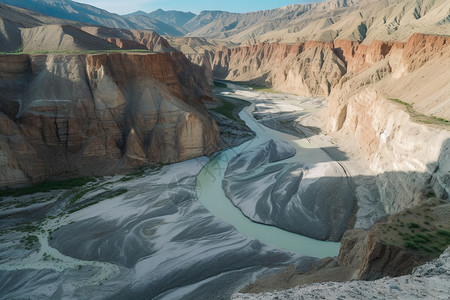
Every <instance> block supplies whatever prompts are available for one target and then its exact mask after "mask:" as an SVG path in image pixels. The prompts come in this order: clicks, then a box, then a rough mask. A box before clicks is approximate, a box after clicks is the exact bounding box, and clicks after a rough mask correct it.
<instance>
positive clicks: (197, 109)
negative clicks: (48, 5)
mask: <svg viewBox="0 0 450 300" xmlns="http://www.w3.org/2000/svg"><path fill="white" fill-rule="evenodd" d="M200 71H201V70H200V68H199V67H198V68H197V67H193V66H192V65H191V64H190V63H189V61H187V59H186V58H185V57H184V55H183V54H181V53H179V52H173V53H160V54H145V55H144V54H99V55H18V56H3V57H0V76H1V79H2V81H1V90H2V93H1V95H0V103H1V106H0V111H1V113H0V122H1V123H2V126H0V128H1V129H0V130H1V132H0V150H1V151H0V153H1V155H0V157H1V160H0V161H1V165H2V167H1V173H0V186H3V187H4V186H16V185H20V184H28V183H34V182H38V181H42V180H44V179H47V178H52V177H55V176H59V177H60V176H75V175H77V176H78V175H88V174H89V175H103V174H111V173H116V172H124V171H127V170H131V169H132V168H133V167H136V166H142V165H152V164H156V163H173V162H177V161H181V160H186V159H189V158H192V157H196V156H200V155H205V154H209V153H212V152H214V151H216V150H218V145H219V133H218V129H217V126H216V124H215V122H214V121H213V120H212V119H211V118H210V117H209V116H208V115H207V113H206V109H205V108H204V106H203V104H202V103H201V101H200V99H202V98H203V99H210V97H211V91H210V89H209V86H208V84H207V82H206V78H205V77H204V74H203V73H201V72H200ZM64 174H65V175H64Z"/></svg>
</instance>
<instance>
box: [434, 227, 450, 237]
mask: <svg viewBox="0 0 450 300" xmlns="http://www.w3.org/2000/svg"><path fill="white" fill-rule="evenodd" d="M436 232H437V233H438V234H440V235H443V236H445V237H447V238H450V231H448V230H444V229H437V230H436Z"/></svg>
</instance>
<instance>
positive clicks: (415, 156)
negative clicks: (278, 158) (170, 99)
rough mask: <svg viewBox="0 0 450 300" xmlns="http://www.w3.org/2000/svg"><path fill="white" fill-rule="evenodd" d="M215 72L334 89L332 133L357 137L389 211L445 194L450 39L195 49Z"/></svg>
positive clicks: (319, 92)
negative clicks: (427, 196)
mask: <svg viewBox="0 0 450 300" xmlns="http://www.w3.org/2000/svg"><path fill="white" fill-rule="evenodd" d="M190 59H191V60H193V61H195V62H196V63H199V64H203V66H204V67H205V68H209V67H211V71H212V73H213V74H214V77H215V78H217V79H225V80H233V81H244V82H248V83H250V84H255V85H263V86H269V87H273V88H275V89H276V90H280V91H283V92H289V93H296V94H299V95H304V96H328V97H329V98H328V99H329V101H328V108H327V111H326V112H325V114H324V116H323V120H324V124H325V127H326V129H327V131H328V132H330V133H332V134H335V135H337V136H339V137H340V138H341V140H347V141H348V140H352V141H353V142H352V143H346V144H347V145H355V146H354V147H352V149H350V146H349V147H348V149H346V150H348V151H350V152H353V153H356V154H357V155H361V156H363V157H364V158H365V160H366V162H367V165H368V166H369V167H370V169H371V171H372V172H373V174H374V175H376V176H377V182H378V189H379V191H380V195H381V198H382V201H383V204H384V205H385V208H386V210H387V212H389V213H393V212H396V211H399V210H401V209H404V208H406V207H410V206H412V205H415V204H418V203H420V201H421V199H422V198H424V194H429V195H431V194H433V195H437V196H439V197H440V198H446V197H447V196H448V193H449V186H450V175H449V174H450V173H449V171H450V166H449V158H450V149H449V140H450V134H449V133H450V131H449V127H448V122H445V120H450V97H449V95H450V81H449V80H448V76H449V73H448V70H449V68H450V38H448V37H442V36H433V35H424V34H413V35H412V36H411V37H410V38H409V39H408V40H407V42H382V41H374V42H372V43H371V44H370V45H364V44H361V43H359V42H354V41H347V40H336V41H334V42H315V41H313V42H306V43H298V44H294V45H287V44H279V43H259V44H257V45H252V46H241V47H236V48H227V47H218V48H217V49H216V50H214V51H203V52H199V53H198V54H191V55H190Z"/></svg>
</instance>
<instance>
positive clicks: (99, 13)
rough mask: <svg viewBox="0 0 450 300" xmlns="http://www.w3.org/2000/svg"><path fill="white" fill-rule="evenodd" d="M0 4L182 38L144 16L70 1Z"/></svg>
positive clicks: (6, 1) (169, 27) (31, 0)
mask: <svg viewBox="0 0 450 300" xmlns="http://www.w3.org/2000/svg"><path fill="white" fill-rule="evenodd" d="M0 3H3V4H7V5H12V6H17V7H21V8H24V9H27V10H31V11H35V12H38V13H41V14H44V15H47V16H51V17H55V18H60V19H65V20H71V21H76V22H82V23H87V24H94V25H102V26H106V27H111V28H122V29H139V30H153V31H156V32H157V33H159V34H162V35H164V34H167V35H171V36H182V35H184V34H185V32H181V31H180V30H178V29H177V28H175V27H173V26H172V25H169V24H167V23H164V22H161V21H159V20H157V19H154V18H151V17H149V16H146V15H142V14H141V15H128V16H120V15H118V14H114V13H110V12H108V11H106V10H104V9H100V8H97V7H95V6H92V5H88V4H83V3H78V2H75V1H71V0H26V1H17V0H0Z"/></svg>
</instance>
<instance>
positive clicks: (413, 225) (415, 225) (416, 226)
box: [408, 222, 420, 229]
mask: <svg viewBox="0 0 450 300" xmlns="http://www.w3.org/2000/svg"><path fill="white" fill-rule="evenodd" d="M408 228H409V229H411V228H420V225H419V224H417V223H414V222H410V223H408Z"/></svg>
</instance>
